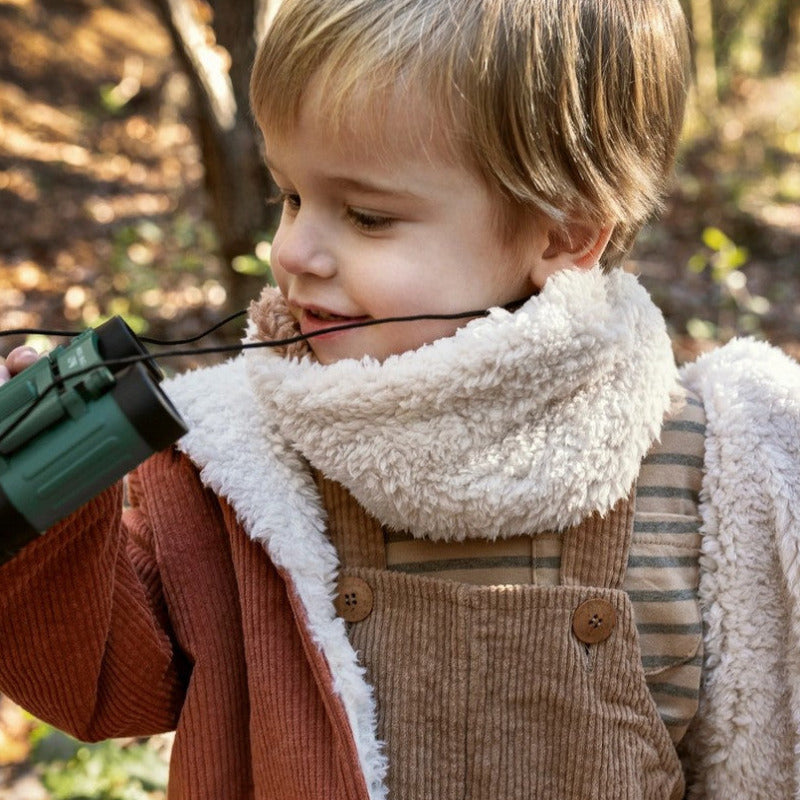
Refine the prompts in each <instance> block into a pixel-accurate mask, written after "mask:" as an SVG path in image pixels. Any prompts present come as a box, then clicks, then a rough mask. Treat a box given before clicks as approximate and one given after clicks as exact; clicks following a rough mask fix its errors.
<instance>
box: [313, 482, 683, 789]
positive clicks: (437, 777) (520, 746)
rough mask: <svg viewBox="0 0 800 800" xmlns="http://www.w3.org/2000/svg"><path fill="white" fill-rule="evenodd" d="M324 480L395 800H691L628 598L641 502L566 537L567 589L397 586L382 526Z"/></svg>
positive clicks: (348, 607)
mask: <svg viewBox="0 0 800 800" xmlns="http://www.w3.org/2000/svg"><path fill="white" fill-rule="evenodd" d="M316 477H317V483H318V486H319V488H320V491H321V495H322V498H323V501H324V503H325V506H326V509H327V511H328V518H329V533H330V536H331V538H332V540H333V543H334V545H335V546H336V548H337V551H338V553H339V557H340V560H341V564H342V572H341V579H340V583H339V593H338V598H337V609H338V611H339V613H340V614H341V616H343V617H344V619H345V620H346V621H347V622H348V635H349V637H350V640H351V643H352V644H353V647H354V648H355V649H356V651H357V652H358V653H359V658H360V659H361V661H362V663H363V664H364V666H365V668H366V672H367V676H366V677H367V680H368V681H369V683H370V684H371V686H372V687H373V688H374V692H375V697H376V701H377V708H378V735H379V737H380V738H381V739H382V740H383V741H384V742H385V748H386V753H387V755H388V761H389V773H388V777H387V782H388V787H389V797H390V798H391V800H496V799H498V798H502V800H592V799H594V800H679V798H681V797H683V792H684V780H683V774H682V770H681V766H680V762H679V760H678V757H677V754H676V751H675V747H674V745H673V743H672V741H671V740H670V737H669V734H668V732H667V729H666V727H665V725H664V723H663V722H662V721H661V719H660V718H659V715H658V713H657V710H656V706H655V703H654V701H653V699H652V696H651V694H650V692H649V691H648V688H647V685H646V683H645V677H644V671H643V668H642V663H641V653H640V648H639V640H638V635H637V631H636V627H635V624H634V619H633V611H632V607H631V602H630V599H629V597H628V595H627V594H626V592H624V591H623V590H622V588H621V587H622V582H623V577H624V575H625V569H626V565H627V561H628V550H629V547H630V540H631V529H632V521H633V500H632V499H631V498H626V499H624V500H622V501H620V502H619V503H618V504H617V506H616V507H615V508H614V509H613V511H612V512H610V513H609V514H608V515H607V516H606V518H605V519H601V518H600V517H599V516H592V517H590V518H589V519H587V520H585V521H584V522H583V523H581V524H579V525H577V526H575V527H574V528H571V529H569V530H567V531H564V533H563V536H564V542H563V548H562V554H561V582H560V585H559V586H532V585H511V586H474V585H468V584H463V583H458V582H455V581H449V580H443V579H438V578H429V577H420V576H418V575H407V574H403V573H399V572H393V571H390V570H387V569H386V559H385V545H384V535H385V532H384V531H383V530H382V529H381V527H380V525H379V524H378V523H377V522H376V521H375V520H374V519H373V518H371V517H370V516H369V515H368V514H367V513H366V512H365V511H364V510H363V509H362V508H361V506H360V505H359V504H358V503H357V502H356V501H355V500H354V499H353V498H352V496H351V495H350V494H349V493H348V492H347V491H346V490H345V489H344V488H343V487H341V486H339V485H338V484H335V483H333V482H331V481H328V480H327V479H325V478H323V477H322V476H321V475H319V474H317V476H316Z"/></svg>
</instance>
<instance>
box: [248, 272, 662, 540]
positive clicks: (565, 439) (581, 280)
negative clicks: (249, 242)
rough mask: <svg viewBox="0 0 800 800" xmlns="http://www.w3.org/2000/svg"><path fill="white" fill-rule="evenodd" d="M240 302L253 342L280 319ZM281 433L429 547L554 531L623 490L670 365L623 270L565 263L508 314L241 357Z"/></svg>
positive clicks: (653, 430)
mask: <svg viewBox="0 0 800 800" xmlns="http://www.w3.org/2000/svg"><path fill="white" fill-rule="evenodd" d="M265 305H266V306H267V307H268V308H270V309H274V308H275V307H276V306H277V307H278V308H280V300H279V298H278V297H276V296H275V295H269V294H267V295H264V296H263V297H262V300H261V302H260V303H259V305H258V306H257V307H256V308H255V309H254V310H253V314H252V318H253V320H254V321H256V322H257V327H256V330H255V331H252V335H253V338H256V339H258V338H262V339H263V338H269V337H270V336H275V335H276V334H279V335H280V334H285V333H286V332H287V329H286V327H285V325H283V324H281V325H279V326H277V330H276V327H275V326H274V325H273V326H270V330H268V331H266V332H265V331H264V326H265V322H266V321H267V320H273V321H274V320H275V319H276V318H277V319H282V320H284V321H285V320H286V315H285V314H284V315H280V314H279V313H278V312H273V313H272V314H270V313H268V312H267V311H266V309H265V308H264V306H265ZM248 362H249V374H250V379H251V381H252V385H253V388H254V390H255V394H256V396H257V397H258V399H259V402H260V404H261V408H262V410H263V413H264V416H265V417H266V418H268V419H270V420H273V421H274V423H275V426H276V430H277V432H278V434H279V436H280V437H281V438H282V439H284V440H285V441H286V442H290V443H291V444H292V446H293V447H294V448H295V449H296V450H297V451H298V452H299V453H300V454H301V455H302V456H303V457H304V458H305V459H307V460H308V461H309V462H310V463H311V464H312V465H314V466H315V467H317V468H318V469H320V470H321V471H322V472H323V473H324V474H325V475H327V476H328V477H329V478H332V479H333V480H336V481H338V482H339V483H341V484H342V485H344V486H345V487H346V488H347V489H348V490H349V491H350V492H351V493H352V494H353V495H354V497H355V498H356V499H357V500H358V501H359V502H360V503H361V504H362V505H363V506H364V507H365V508H366V509H367V510H368V511H369V512H370V513H371V514H372V515H373V516H375V517H376V518H378V519H379V520H381V521H382V522H383V523H384V524H385V525H387V526H388V527H390V528H392V529H395V530H406V531H409V532H410V533H412V534H414V535H416V536H421V537H427V538H430V539H440V540H460V539H464V538H467V537H480V538H488V539H495V538H497V537H505V536H516V535H519V534H526V533H536V532H539V531H543V530H559V529H562V528H564V527H567V526H571V525H574V524H576V523H578V522H580V521H581V520H582V519H584V518H585V517H587V516H588V515H589V514H591V513H592V512H594V511H599V512H601V513H604V512H606V511H608V510H609V509H610V508H611V507H612V506H613V505H614V504H615V503H616V502H617V501H618V500H619V499H620V498H621V497H623V496H625V495H627V493H628V492H629V491H630V487H631V485H632V484H633V481H634V479H635V478H636V475H637V474H638V471H639V465H640V462H641V459H642V457H643V456H644V455H645V453H646V452H647V450H648V448H649V447H650V445H651V444H652V442H653V440H654V439H655V438H656V437H657V435H658V433H659V431H660V427H661V421H662V417H663V415H664V413H665V411H666V409H667V407H668V404H669V393H670V389H671V388H672V387H673V386H674V382H675V378H676V372H675V369H674V366H673V359H672V350H671V346H670V342H669V339H668V336H667V333H666V330H665V326H664V321H663V318H662V316H661V314H660V312H659V311H658V310H657V309H656V308H655V306H654V305H653V304H652V302H651V300H650V298H649V296H648V295H647V293H646V292H645V291H644V289H642V287H641V286H640V285H639V283H638V281H637V280H636V278H635V277H634V276H632V275H630V274H628V273H625V272H622V271H615V272H613V273H611V274H604V273H603V272H602V271H601V270H600V269H593V270H591V271H588V272H580V271H578V270H570V271H565V272H562V273H560V274H558V275H556V276H554V277H553V278H551V279H550V280H549V281H548V282H547V284H546V285H545V287H544V290H543V291H542V292H541V294H539V295H537V296H535V297H533V298H531V299H530V300H528V301H527V303H526V304H525V305H524V306H523V307H522V308H520V309H519V310H517V311H516V312H513V313H512V312H509V311H506V310H503V309H499V308H497V309H493V310H492V311H491V312H490V313H489V315H488V316H487V317H485V318H480V319H476V320H474V321H472V322H470V323H469V324H468V325H466V326H465V327H463V328H461V329H460V330H459V331H457V332H456V334H455V335H454V336H452V337H449V338H445V339H440V340H438V341H436V342H434V343H433V344H431V345H427V346H425V347H422V348H421V349H419V350H417V351H414V352H408V353H403V354H401V355H397V356H392V357H390V358H388V359H386V360H385V361H384V362H383V363H379V362H377V361H375V360H373V359H370V358H364V359H363V360H361V361H356V360H350V359H348V360H343V361H340V362H338V363H335V364H332V365H327V366H324V365H321V364H319V363H317V362H316V361H315V360H314V359H313V358H309V357H299V358H298V357H297V355H295V357H290V358H285V357H280V356H277V355H276V354H274V353H271V352H268V351H260V352H256V353H250V354H249V355H248Z"/></svg>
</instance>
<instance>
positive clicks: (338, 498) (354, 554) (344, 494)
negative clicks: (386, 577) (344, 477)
mask: <svg viewBox="0 0 800 800" xmlns="http://www.w3.org/2000/svg"><path fill="white" fill-rule="evenodd" d="M312 473H313V475H314V480H315V481H316V483H317V489H318V490H319V494H320V498H321V499H322V504H323V506H324V507H325V510H326V511H327V513H328V536H330V538H331V541H332V542H333V545H334V547H335V548H336V552H337V553H338V554H339V561H340V562H341V564H342V566H343V567H344V568H346V569H351V568H354V567H374V568H376V569H386V545H385V543H384V537H383V528H382V527H381V524H380V523H379V522H378V520H376V519H375V517H373V516H371V515H370V514H369V513H368V512H367V511H365V510H364V508H363V506H362V505H361V504H360V503H359V502H358V501H357V500H356V499H355V497H353V495H352V494H350V492H349V491H347V489H345V488H344V486H342V485H341V484H340V483H337V482H336V481H332V480H331V479H330V478H326V477H325V476H324V475H323V474H322V473H321V472H320V471H319V470H318V469H313V468H312Z"/></svg>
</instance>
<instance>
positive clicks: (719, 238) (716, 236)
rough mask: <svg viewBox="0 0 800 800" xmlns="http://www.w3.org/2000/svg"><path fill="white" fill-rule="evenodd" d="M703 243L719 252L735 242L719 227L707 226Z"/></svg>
mask: <svg viewBox="0 0 800 800" xmlns="http://www.w3.org/2000/svg"><path fill="white" fill-rule="evenodd" d="M703 244H704V245H705V246H706V247H709V248H710V249H711V250H714V251H715V252H717V253H718V252H719V251H720V250H724V249H725V248H728V247H733V246H734V245H733V242H732V241H731V240H730V239H729V238H728V237H727V236H726V235H725V234H724V233H723V232H722V231H721V230H720V229H719V228H706V229H705V230H704V231H703Z"/></svg>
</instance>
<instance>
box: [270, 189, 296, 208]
mask: <svg viewBox="0 0 800 800" xmlns="http://www.w3.org/2000/svg"><path fill="white" fill-rule="evenodd" d="M267 205H282V206H283V207H284V208H286V209H288V210H289V211H297V210H298V209H299V208H300V195H299V194H296V193H295V192H287V191H283V190H281V191H280V192H278V194H276V195H273V196H272V197H270V198H269V199H268V200H267Z"/></svg>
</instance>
